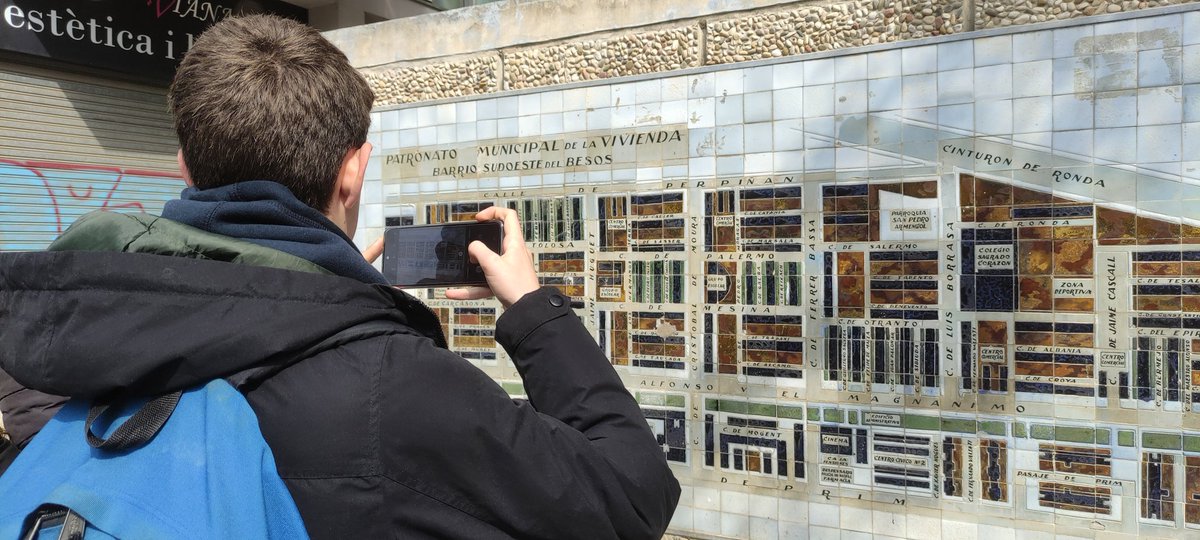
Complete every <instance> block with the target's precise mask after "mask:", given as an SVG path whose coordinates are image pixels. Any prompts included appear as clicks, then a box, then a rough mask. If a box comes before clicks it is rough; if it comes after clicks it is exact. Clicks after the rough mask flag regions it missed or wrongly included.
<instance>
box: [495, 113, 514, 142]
mask: <svg viewBox="0 0 1200 540" xmlns="http://www.w3.org/2000/svg"><path fill="white" fill-rule="evenodd" d="M498 122H499V123H497V124H496V136H497V137H499V138H501V139H507V138H509V137H516V136H517V133H518V132H519V131H520V126H519V125H518V123H517V119H516V118H501V119H500V120H499V121H498Z"/></svg>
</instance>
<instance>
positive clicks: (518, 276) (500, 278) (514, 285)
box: [380, 206, 541, 308]
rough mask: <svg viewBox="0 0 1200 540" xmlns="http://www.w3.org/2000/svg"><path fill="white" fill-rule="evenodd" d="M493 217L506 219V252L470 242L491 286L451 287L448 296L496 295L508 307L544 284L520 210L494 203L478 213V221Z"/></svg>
mask: <svg viewBox="0 0 1200 540" xmlns="http://www.w3.org/2000/svg"><path fill="white" fill-rule="evenodd" d="M493 219H499V220H502V221H503V222H504V244H503V246H502V250H501V251H502V252H503V255H500V254H497V253H495V252H494V251H492V250H490V249H488V247H487V246H486V245H484V243H483V242H480V241H478V240H476V241H474V242H471V245H469V246H467V252H468V253H470V254H471V259H472V260H474V261H475V262H478V263H479V266H480V267H482V268H483V275H484V277H485V278H487V282H488V287H467V288H461V289H449V290H447V291H446V298H450V299H454V300H474V299H477V298H487V297H489V296H495V297H496V299H497V300H500V303H501V304H503V305H504V307H506V308H507V307H509V306H511V305H513V304H514V303H516V301H517V300H520V299H521V298H522V297H524V296H525V295H526V294H529V293H531V292H533V291H536V290H538V289H540V288H541V284H540V283H538V278H537V272H535V271H534V269H533V257H532V256H531V255H530V254H529V248H527V247H526V246H525V236H524V234H522V233H521V222H520V220H519V219H518V218H517V212H516V211H515V210H510V209H508V208H501V207H499V206H492V207H489V208H485V209H484V210H483V211H482V212H479V213H478V214H475V220H476V221H489V220H493ZM380 245H382V243H380ZM381 249H382V248H381Z"/></svg>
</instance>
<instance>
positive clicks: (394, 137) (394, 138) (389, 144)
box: [379, 131, 400, 151]
mask: <svg viewBox="0 0 1200 540" xmlns="http://www.w3.org/2000/svg"><path fill="white" fill-rule="evenodd" d="M379 146H380V148H379V149H380V150H384V151H388V150H395V149H397V148H400V132H399V131H385V132H383V136H382V138H381V139H380V141H379Z"/></svg>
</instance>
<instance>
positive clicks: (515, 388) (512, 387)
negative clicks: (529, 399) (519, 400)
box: [500, 382, 525, 396]
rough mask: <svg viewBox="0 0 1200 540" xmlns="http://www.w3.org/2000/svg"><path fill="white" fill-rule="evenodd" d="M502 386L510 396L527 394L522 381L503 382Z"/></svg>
mask: <svg viewBox="0 0 1200 540" xmlns="http://www.w3.org/2000/svg"><path fill="white" fill-rule="evenodd" d="M500 387H501V388H503V389H504V391H505V392H507V393H508V395H510V396H523V395H525V385H523V384H521V383H516V382H506V383H501V384H500Z"/></svg>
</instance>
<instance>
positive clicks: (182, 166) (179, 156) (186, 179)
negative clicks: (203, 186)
mask: <svg viewBox="0 0 1200 540" xmlns="http://www.w3.org/2000/svg"><path fill="white" fill-rule="evenodd" d="M175 161H178V162H179V174H180V175H181V176H183V183H184V184H187V187H196V183H195V182H192V175H191V173H189V172H188V168H187V163H184V162H183V149H182V148H180V149H179V151H178V152H175Z"/></svg>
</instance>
